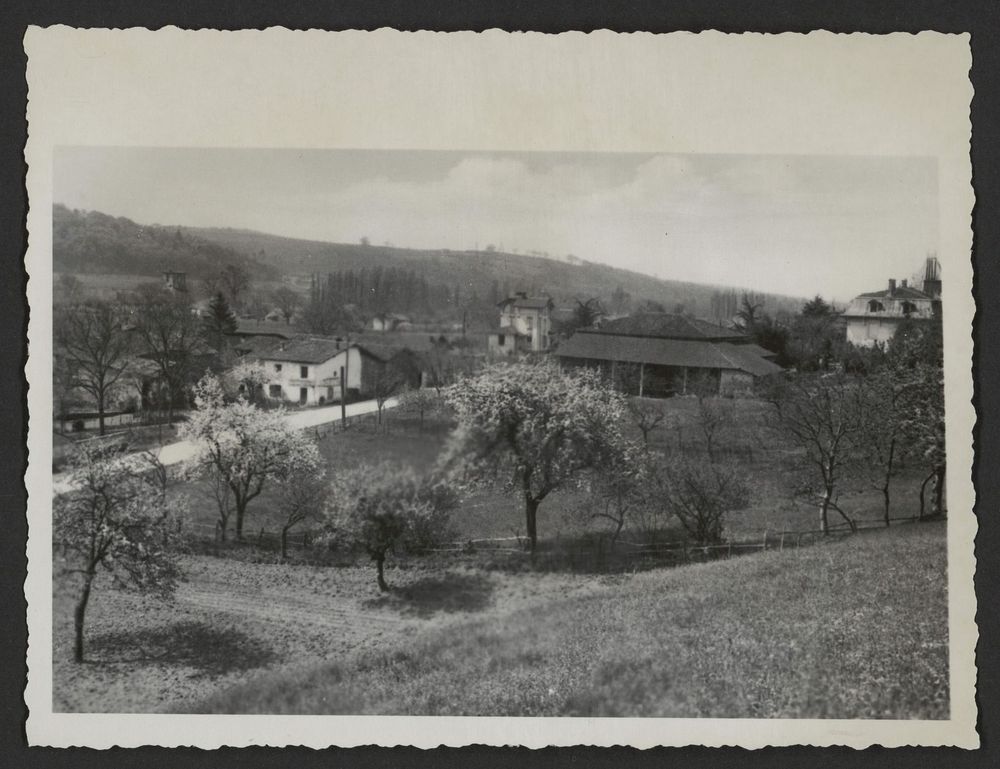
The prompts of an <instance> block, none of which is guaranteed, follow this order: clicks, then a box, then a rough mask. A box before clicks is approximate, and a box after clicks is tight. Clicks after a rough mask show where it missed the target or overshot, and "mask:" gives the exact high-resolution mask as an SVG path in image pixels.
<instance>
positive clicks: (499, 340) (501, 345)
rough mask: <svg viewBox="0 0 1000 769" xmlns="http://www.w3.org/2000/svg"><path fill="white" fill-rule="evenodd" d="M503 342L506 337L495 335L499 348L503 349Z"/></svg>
mask: <svg viewBox="0 0 1000 769" xmlns="http://www.w3.org/2000/svg"><path fill="white" fill-rule="evenodd" d="M505 341H506V337H504V335H503V334H497V344H498V345H499V346H500V347H503V345H504V342H505Z"/></svg>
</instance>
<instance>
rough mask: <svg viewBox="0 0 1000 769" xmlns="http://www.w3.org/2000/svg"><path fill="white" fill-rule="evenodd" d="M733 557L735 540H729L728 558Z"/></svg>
mask: <svg viewBox="0 0 1000 769" xmlns="http://www.w3.org/2000/svg"><path fill="white" fill-rule="evenodd" d="M732 557H733V541H732V540H729V553H728V555H726V558H732Z"/></svg>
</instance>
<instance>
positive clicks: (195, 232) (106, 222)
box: [52, 204, 802, 317]
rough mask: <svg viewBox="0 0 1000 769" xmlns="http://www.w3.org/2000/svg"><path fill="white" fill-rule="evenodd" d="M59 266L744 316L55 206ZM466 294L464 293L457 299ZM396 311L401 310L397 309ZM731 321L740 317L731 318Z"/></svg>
mask: <svg viewBox="0 0 1000 769" xmlns="http://www.w3.org/2000/svg"><path fill="white" fill-rule="evenodd" d="M52 213H53V240H52V250H53V266H54V269H55V271H56V272H57V273H59V272H64V273H75V274H78V275H118V276H127V275H138V276H147V275H148V276H158V275H159V274H160V273H161V272H162V271H163V270H178V271H183V272H187V273H189V275H191V276H192V277H193V278H195V279H198V278H201V277H204V276H205V275H206V274H207V273H209V272H212V271H214V270H216V269H218V267H219V266H220V265H224V264H240V265H242V266H244V267H245V268H246V269H247V271H248V272H249V273H250V275H251V277H252V278H253V279H254V280H256V281H261V282H269V281H275V280H278V279H280V278H282V277H286V276H287V277H291V276H300V280H299V281H298V284H299V286H301V287H302V288H305V287H306V286H307V285H308V280H307V277H308V276H309V275H312V274H315V273H318V274H321V275H325V274H328V273H336V272H347V271H353V272H356V273H357V272H360V271H361V270H369V271H370V270H373V269H376V268H381V269H382V270H390V269H396V270H408V271H414V272H416V273H418V274H419V275H420V276H421V278H422V280H423V281H426V283H427V284H429V285H430V286H440V287H442V288H448V289H451V290H457V289H458V288H460V289H461V293H462V295H463V296H470V295H474V296H478V297H479V298H480V299H481V300H486V299H487V298H488V297H493V296H497V295H501V296H502V295H506V294H507V293H509V292H513V291H518V290H520V291H528V292H532V293H535V292H545V293H548V294H551V295H552V296H553V298H554V299H555V300H556V302H557V304H562V305H571V304H572V303H573V300H574V299H577V298H587V297H594V296H596V297H599V298H601V299H602V300H603V301H604V304H605V307H606V308H607V309H608V310H610V311H611V312H627V311H629V310H631V309H634V308H635V307H637V306H638V304H639V303H641V302H644V301H654V302H659V303H661V304H662V305H663V306H664V308H665V309H667V310H670V311H675V310H677V309H679V308H681V307H682V308H683V311H684V312H689V313H693V314H695V315H698V316H701V317H712V316H713V314H714V313H715V308H716V307H717V306H721V304H720V302H719V299H720V295H721V294H728V295H729V296H728V297H727V298H728V300H729V301H728V304H727V305H726V306H727V307H728V308H730V310H732V312H735V304H736V297H737V295H738V294H739V292H740V289H739V288H733V287H720V286H710V285H704V284H699V283H690V282H684V281H675V280H659V279H657V278H654V277H652V276H649V275H643V274H641V273H637V272H632V271H630V270H623V269H618V268H615V267H610V266H608V265H604V264H599V263H596V262H585V261H582V260H573V263H570V262H567V261H558V260H556V259H550V258H546V257H542V256H529V255H526V254H512V253H506V252H501V251H449V250H446V249H442V250H419V249H410V248H394V247H391V246H376V245H362V244H352V243H327V242H322V241H314V240H301V239H298V238H289V237H282V236H278V235H268V234H266V233H261V232H255V231H251V230H236V229H226V228H194V227H183V226H161V225H142V224H137V223H136V222H133V221H132V220H130V219H127V218H124V217H113V216H108V215H106V214H103V213H100V212H97V211H78V210H71V209H69V208H67V207H65V206H63V205H60V204H56V205H55V206H54V207H53V212H52ZM456 293H457V291H456ZM760 298H763V299H765V301H766V308H767V310H768V311H770V312H776V311H780V310H791V311H797V310H798V309H799V307H800V306H801V302H802V300H801V299H799V298H794V297H787V296H779V295H766V296H763V297H761V296H758V299H760ZM389 309H393V308H389ZM729 314H730V315H731V312H730V313H729Z"/></svg>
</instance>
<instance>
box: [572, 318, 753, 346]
mask: <svg viewBox="0 0 1000 769" xmlns="http://www.w3.org/2000/svg"><path fill="white" fill-rule="evenodd" d="M584 331H585V332H586V333H598V334H616V335H622V336H649V337H657V338H660V339H717V340H721V339H739V338H741V337H743V336H744V334H742V333H741V332H739V331H736V330H734V329H731V328H725V327H723V326H717V325H716V324H714V323H709V322H708V321H707V320H699V319H697V318H688V317H685V316H683V315H676V314H674V313H669V312H641V313H637V314H635V315H629V316H628V317H626V318H616V319H614V320H606V321H604V322H603V323H601V325H600V327H599V328H594V329H584Z"/></svg>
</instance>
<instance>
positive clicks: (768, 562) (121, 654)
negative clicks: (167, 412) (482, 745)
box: [53, 398, 948, 719]
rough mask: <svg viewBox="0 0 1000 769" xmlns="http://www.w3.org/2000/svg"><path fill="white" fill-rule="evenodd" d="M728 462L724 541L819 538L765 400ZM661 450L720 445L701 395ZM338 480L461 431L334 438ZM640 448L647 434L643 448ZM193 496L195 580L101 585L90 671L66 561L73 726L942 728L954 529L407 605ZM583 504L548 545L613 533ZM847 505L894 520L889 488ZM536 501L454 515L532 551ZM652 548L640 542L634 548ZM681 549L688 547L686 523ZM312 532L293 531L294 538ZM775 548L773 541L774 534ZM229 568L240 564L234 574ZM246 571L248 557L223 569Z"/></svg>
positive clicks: (548, 522)
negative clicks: (427, 718)
mask: <svg viewBox="0 0 1000 769" xmlns="http://www.w3.org/2000/svg"><path fill="white" fill-rule="evenodd" d="M729 404H730V407H731V409H732V413H731V419H730V420H729V421H728V422H727V423H726V424H725V425H724V426H723V427H722V428H720V433H719V435H718V436H717V438H718V446H719V448H718V460H719V461H721V462H731V463H735V464H738V465H739V466H740V467H741V468H742V469H743V470H744V471H745V473H746V475H747V477H748V478H749V479H750V484H751V486H752V489H753V497H754V500H753V503H752V504H751V506H750V507H749V508H748V509H746V510H743V511H740V512H737V513H734V514H733V515H732V516H731V518H730V519H729V520H728V521H727V526H726V532H725V535H726V536H727V537H729V538H731V539H733V540H736V541H748V542H749V541H759V539H760V537H761V536H762V533H763V532H764V531H771V532H774V531H775V530H777V529H781V528H785V529H791V530H795V529H815V528H816V524H817V522H816V511H815V508H813V507H807V506H804V505H801V504H798V503H795V502H794V501H792V492H793V490H794V489H793V486H794V484H793V483H792V480H791V476H790V474H789V472H788V467H789V462H788V461H789V455H788V454H787V452H785V451H783V450H782V449H781V448H777V449H775V448H771V447H774V446H780V444H778V443H776V442H775V440H774V436H773V435H772V434H771V433H770V432H769V431H770V430H771V429H772V427H771V425H770V424H769V421H768V419H769V417H768V412H767V407H766V406H765V405H764V404H761V403H759V402H756V401H750V400H746V401H731V402H729ZM662 405H663V407H664V409H665V411H666V413H667V417H666V419H665V421H664V425H663V426H662V427H661V428H660V429H658V430H656V431H655V432H654V433H653V434H652V435H651V436H650V437H651V441H650V443H651V445H652V448H654V449H672V450H676V449H681V450H692V451H693V450H699V451H700V450H703V446H702V445H701V444H700V441H701V440H702V438H701V437H700V436H699V432H698V430H697V425H696V421H695V419H694V415H695V409H696V408H697V404H696V401H695V400H694V399H692V398H674V399H671V400H669V401H665V402H663V403H662ZM314 434H316V436H317V440H318V442H319V446H320V450H321V452H322V455H323V457H324V459H325V462H326V465H327V467H328V469H329V472H331V473H336V472H338V471H342V470H344V469H347V468H351V467H357V466H361V465H364V464H367V463H373V462H380V461H385V460H391V461H398V462H400V463H403V464H407V465H410V466H412V467H414V468H416V469H417V470H425V469H428V468H429V467H431V466H432V465H433V463H434V462H435V460H436V458H437V456H438V454H439V452H440V450H441V448H442V447H443V445H444V442H445V441H446V439H447V434H448V425H447V424H446V423H443V422H440V421H434V420H430V421H428V422H426V423H425V424H424V425H422V426H421V425H419V424H418V423H417V421H416V420H415V419H410V418H405V417H404V416H403V415H401V414H395V413H393V414H390V415H389V417H388V419H387V423H386V425H384V426H383V428H381V429H376V428H375V426H374V424H373V420H362V421H360V422H356V423H355V424H353V425H351V426H350V427H349V429H347V430H346V431H340V430H334V429H332V427H330V426H327V427H325V428H320V429H319V431H318V432H315V433H314ZM636 437H637V438H638V437H639V435H638V431H636ZM916 475H917V474H916V470H915V469H910V470H908V471H907V472H906V473H904V474H903V475H901V477H900V478H899V479H898V481H897V483H896V488H895V490H894V493H895V495H896V497H895V499H896V505H897V507H896V512H895V515H899V516H903V515H910V514H912V513H913V512H914V511H915V507H916V491H915V489H916V485H917V483H918V481H917V479H916ZM172 488H173V493H179V494H183V495H185V496H187V497H188V499H189V501H190V513H189V520H188V524H187V525H188V532H189V534H190V535H191V538H190V541H191V543H192V547H191V548H190V552H188V553H187V554H185V555H183V556H182V563H181V567H182V569H183V571H184V573H185V579H184V581H183V582H182V584H181V585H180V587H179V589H178V591H177V593H176V595H175V597H174V598H173V599H172V600H171V601H168V602H161V601H157V600H154V599H150V598H143V597H140V596H136V595H134V594H130V593H124V592H119V591H116V590H113V589H111V585H110V581H109V580H107V579H105V578H103V577H102V578H101V580H100V582H99V583H98V585H97V589H96V590H95V592H94V594H93V596H92V598H91V604H90V608H89V609H88V616H87V641H86V644H87V651H86V654H87V660H88V661H87V662H85V663H84V664H82V665H77V664H74V663H73V662H72V661H71V660H72V609H73V602H74V600H75V598H76V595H77V593H78V586H77V582H76V577H75V576H74V575H73V574H71V573H69V572H68V571H66V570H65V567H66V564H65V563H63V562H62V561H61V559H60V558H59V554H58V552H57V553H56V556H55V573H54V578H53V580H54V581H53V601H54V615H53V623H54V624H53V627H54V634H53V676H54V684H55V685H54V688H53V691H54V707H55V708H56V710H59V711H72V712H162V711H172V712H233V713H400V714H403V713H405V714H422V715H423V714H427V715H430V714H461V715H564V716H569V715H595V716H597V715H603V716H691V717H702V716H714V717H771V716H774V717H779V716H782V717H815V718H824V717H830V718H934V719H936V718H946V717H947V714H948V677H947V676H948V666H947V649H948V646H947V642H948V639H947V589H946V573H947V570H946V561H945V540H946V524H945V523H943V522H933V523H921V524H916V523H914V524H905V525H896V526H893V527H892V528H890V529H888V530H869V531H862V532H861V533H860V534H859V535H858V536H854V537H847V538H841V537H830V538H829V540H827V541H821V542H819V543H818V544H817V545H816V546H814V547H803V548H801V549H785V550H784V551H783V552H774V551H773V550H772V551H769V552H764V553H759V554H754V555H749V556H745V557H739V558H732V559H728V560H715V561H710V562H706V563H700V564H698V563H695V564H689V565H680V566H676V567H673V568H654V569H652V570H647V571H638V570H632V569H627V570H617V571H618V572H620V573H614V574H609V573H602V572H601V571H600V570H598V569H594V568H586V567H584V568H576V567H575V566H574V567H573V568H547V567H545V566H544V565H543V564H539V565H538V566H537V567H533V566H532V565H531V564H530V563H529V561H528V560H527V556H526V555H525V554H524V553H509V554H506V555H505V554H502V553H492V552H490V551H487V550H476V551H475V552H472V551H469V552H456V553H436V554H430V555H423V556H408V557H390V559H389V561H388V563H387V572H386V577H387V579H388V581H389V583H390V585H391V586H392V590H391V591H390V592H389V593H386V594H380V593H379V592H378V590H377V588H376V585H375V579H374V569H373V568H372V567H371V566H370V564H369V563H367V561H366V560H365V559H364V558H362V557H358V558H355V557H354V556H347V557H345V556H343V555H335V556H334V557H327V558H320V557H317V556H316V554H317V553H318V552H319V548H318V547H313V548H311V549H309V550H298V549H295V548H293V550H292V552H291V556H292V557H291V558H290V559H288V560H287V561H285V562H282V561H281V559H280V558H279V557H278V555H277V553H276V552H274V551H273V549H271V550H269V549H267V548H266V547H265V548H258V547H257V546H256V545H255V544H254V539H255V535H256V534H257V532H258V531H259V530H260V529H262V528H263V529H265V530H266V531H268V532H276V531H277V530H278V528H279V526H280V523H281V521H280V516H279V513H278V512H277V511H278V502H279V500H278V498H277V497H276V492H274V491H273V490H272V491H268V492H265V493H264V494H262V495H261V496H260V497H259V498H258V499H256V500H254V501H253V502H252V503H251V505H250V509H249V511H248V517H247V523H246V534H247V537H248V539H249V543H248V544H246V545H238V546H232V545H230V546H229V547H223V548H218V547H213V546H212V545H211V544H209V543H210V542H211V540H212V527H213V526H214V524H215V521H216V518H217V512H216V510H215V507H214V500H213V499H212V498H211V496H210V494H209V489H208V487H207V484H205V483H204V482H203V481H198V480H178V482H176V483H175V484H174V485H173V487H172ZM588 503H589V498H588V494H587V493H586V492H585V491H583V490H568V491H563V492H559V493H554V494H553V495H551V496H550V497H549V498H548V499H546V500H545V501H544V503H543V504H542V506H541V507H540V509H539V533H540V537H541V540H540V543H539V545H540V550H541V551H542V554H543V555H544V554H545V552H546V549H547V548H548V549H551V548H553V547H558V546H559V543H560V541H570V542H572V541H575V540H576V541H578V540H582V539H585V538H586V537H588V536H591V537H592V536H593V535H595V534H600V533H601V532H605V533H606V532H607V526H606V524H604V523H601V522H599V521H596V520H595V519H593V518H592V517H590V515H589V512H588V509H589V508H588ZM841 505H842V506H843V507H844V508H845V509H847V510H849V511H850V512H851V513H852V515H855V516H856V517H857V518H859V519H870V520H876V519H879V518H880V515H881V511H880V497H879V495H878V494H877V493H876V492H874V491H873V490H871V489H861V488H856V489H845V492H844V495H843V497H842V498H841ZM523 515H524V513H523V507H522V504H521V500H520V499H519V498H518V497H517V496H516V495H513V494H506V493H501V492H499V491H485V490H484V491H477V492H475V493H472V494H470V495H468V496H467V497H466V498H465V499H463V501H462V503H461V505H460V506H459V508H458V509H456V510H455V511H454V512H453V516H452V517H453V522H454V526H455V537H456V539H457V540H458V541H462V542H465V541H467V540H469V539H475V538H490V537H511V536H520V535H522V534H523V531H524V521H523ZM647 534H648V532H645V531H642V530H639V529H637V528H635V527H633V528H632V529H626V531H624V532H623V534H622V539H623V540H633V539H634V540H637V541H643V538H644V537H645V536H646V535H647ZM660 535H661V536H663V537H665V538H670V537H678V538H679V537H681V536H682V533H681V532H680V531H679V530H677V529H676V527H674V528H673V529H669V530H666V531H661V532H660ZM295 536H298V534H297V533H296V535H295ZM771 546H772V548H773V547H774V540H773V539H772V540H771ZM220 556H222V557H220ZM227 556H231V557H227Z"/></svg>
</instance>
